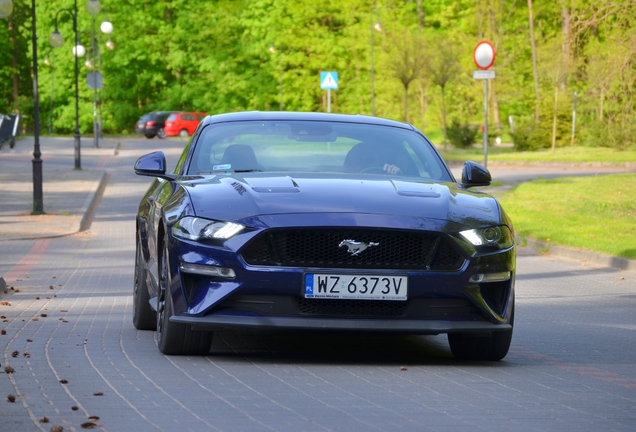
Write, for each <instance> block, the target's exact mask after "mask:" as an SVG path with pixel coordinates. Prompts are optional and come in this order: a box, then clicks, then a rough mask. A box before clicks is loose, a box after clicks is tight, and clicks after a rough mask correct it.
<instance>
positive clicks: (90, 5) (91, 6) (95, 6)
mask: <svg viewBox="0 0 636 432" xmlns="http://www.w3.org/2000/svg"><path fill="white" fill-rule="evenodd" d="M101 8H102V6H101V4H100V3H99V1H98V0H88V2H86V11H87V12H88V13H89V14H91V16H92V17H91V18H92V20H91V21H92V28H91V48H92V49H93V65H94V64H95V15H97V14H98V13H99V11H100V10H101ZM93 77H94V82H93V84H94V85H93V147H99V138H98V135H99V134H98V132H97V74H96V73H95V72H93Z"/></svg>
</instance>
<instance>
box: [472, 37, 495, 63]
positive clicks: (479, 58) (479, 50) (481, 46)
mask: <svg viewBox="0 0 636 432" xmlns="http://www.w3.org/2000/svg"><path fill="white" fill-rule="evenodd" d="M473 60H474V61H475V64H476V65H477V67H478V68H479V69H481V70H486V69H489V68H490V67H491V66H492V65H493V64H494V63H495V47H494V46H493V45H492V44H491V43H490V42H489V41H481V42H479V43H478V44H477V46H476V47H475V50H474V51H473Z"/></svg>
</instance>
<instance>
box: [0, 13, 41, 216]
mask: <svg viewBox="0 0 636 432" xmlns="http://www.w3.org/2000/svg"><path fill="white" fill-rule="evenodd" d="M12 11H13V2H12V1H11V0H0V18H6V17H8V16H9V15H11V12H12ZM31 20H32V25H31V43H32V44H33V159H32V160H31V163H32V165H33V212H32V214H42V213H44V198H43V193H42V180H43V178H42V158H41V156H42V152H41V151H40V95H39V93H38V50H37V48H38V44H37V31H36V21H35V0H31Z"/></svg>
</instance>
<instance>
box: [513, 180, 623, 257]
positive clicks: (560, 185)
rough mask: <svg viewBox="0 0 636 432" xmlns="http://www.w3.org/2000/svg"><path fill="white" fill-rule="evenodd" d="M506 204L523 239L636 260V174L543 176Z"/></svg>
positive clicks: (517, 189) (516, 193)
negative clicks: (549, 178) (553, 177)
mask: <svg viewBox="0 0 636 432" xmlns="http://www.w3.org/2000/svg"><path fill="white" fill-rule="evenodd" d="M501 204H502V205H503V207H504V209H505V210H506V212H507V213H508V215H509V216H510V217H511V219H512V221H513V223H514V225H515V230H516V231H517V234H518V235H521V236H522V237H525V236H531V237H533V238H536V239H537V240H540V241H549V242H551V243H557V244H561V245H564V246H572V247H577V248H582V249H588V250H593V251H597V252H603V253H607V254H610V255H613V256H620V257H624V258H631V259H636V174H631V173H629V174H612V175H601V176H594V177H566V178H558V179H551V180H546V179H539V180H535V181H532V182H528V183H524V184H522V185H519V186H518V187H516V188H515V189H513V190H511V191H510V192H508V193H507V194H506V196H504V197H503V198H502V199H501Z"/></svg>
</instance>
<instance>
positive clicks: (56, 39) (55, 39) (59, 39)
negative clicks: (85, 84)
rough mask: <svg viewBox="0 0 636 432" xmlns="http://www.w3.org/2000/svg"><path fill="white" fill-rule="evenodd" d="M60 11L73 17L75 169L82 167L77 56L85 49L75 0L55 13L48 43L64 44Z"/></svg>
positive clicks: (53, 44)
mask: <svg viewBox="0 0 636 432" xmlns="http://www.w3.org/2000/svg"><path fill="white" fill-rule="evenodd" d="M60 12H68V13H69V14H70V15H71V16H72V17H73V32H75V46H74V47H73V54H74V57H75V134H74V145H73V147H74V149H75V169H82V160H81V142H80V139H81V137H80V130H79V83H78V77H79V58H80V57H82V56H83V55H84V54H85V53H86V50H85V49H84V47H83V46H82V45H80V43H79V35H78V33H77V0H75V1H74V2H73V10H70V9H60V10H58V11H57V13H56V14H55V31H54V32H53V33H51V36H49V43H50V44H51V46H52V47H54V48H59V47H61V46H62V45H64V36H62V34H61V33H60V32H59V30H58V28H57V18H58V15H59V14H60Z"/></svg>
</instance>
